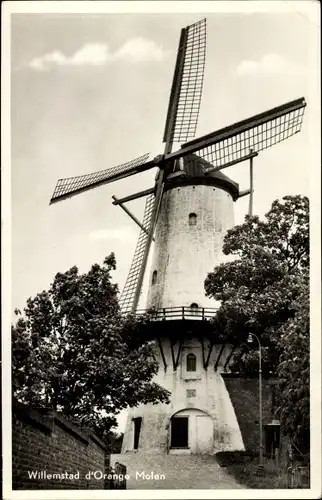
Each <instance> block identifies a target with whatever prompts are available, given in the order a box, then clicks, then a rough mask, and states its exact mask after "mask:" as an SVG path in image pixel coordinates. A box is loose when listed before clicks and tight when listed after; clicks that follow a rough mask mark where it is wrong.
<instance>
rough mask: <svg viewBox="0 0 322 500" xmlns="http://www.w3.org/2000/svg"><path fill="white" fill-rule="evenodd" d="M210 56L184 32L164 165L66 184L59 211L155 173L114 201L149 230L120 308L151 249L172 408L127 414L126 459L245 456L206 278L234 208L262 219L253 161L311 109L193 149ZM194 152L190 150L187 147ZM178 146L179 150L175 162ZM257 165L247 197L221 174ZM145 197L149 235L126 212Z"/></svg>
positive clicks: (199, 26) (264, 116)
mask: <svg viewBox="0 0 322 500" xmlns="http://www.w3.org/2000/svg"><path fill="white" fill-rule="evenodd" d="M205 52H206V20H205V19H203V20H201V21H199V22H197V23H195V24H192V25H190V26H188V27H186V28H184V29H182V31H181V36H180V41H179V48H178V52H177V60H176V65H175V70H174V77H173V83H172V88H171V92H170V100H169V107H168V113H167V118H166V125H165V132H164V137H163V142H164V143H165V147H164V152H163V154H161V155H159V156H157V157H155V158H153V159H151V160H150V159H149V155H148V154H145V155H142V156H140V157H139V158H136V159H134V160H132V161H130V162H128V163H124V164H122V165H118V166H115V167H112V168H109V169H107V170H102V171H99V172H95V173H89V174H87V175H82V176H78V177H71V178H66V179H60V180H59V181H58V183H57V185H56V188H55V191H54V193H53V196H52V199H51V203H54V202H57V201H60V200H63V199H65V198H69V197H71V196H73V195H76V194H78V193H80V192H83V191H86V190H89V189H92V188H95V187H98V186H100V185H103V184H107V183H110V182H114V181H117V180H120V179H123V178H126V177H128V176H131V175H135V174H139V173H141V172H144V171H147V170H149V169H152V168H156V169H157V175H156V181H155V185H154V186H153V187H151V189H147V190H145V191H142V192H139V193H136V194H132V195H129V196H126V197H124V198H122V199H117V198H116V197H113V198H114V201H113V203H114V205H118V206H120V207H121V208H122V209H123V210H125V211H126V212H127V214H128V215H129V216H130V217H131V218H132V219H133V220H134V222H135V223H136V224H138V225H139V227H140V234H139V239H138V243H137V246H136V250H135V254H134V257H133V261H132V264H131V267H130V271H129V274H128V277H127V280H126V283H125V286H124V289H123V292H122V294H121V297H120V305H121V309H122V311H123V312H124V314H126V313H129V312H132V313H136V312H139V311H138V309H137V308H138V303H139V298H140V293H141V289H142V283H143V278H144V275H145V271H146V267H147V260H148V256H149V252H150V249H151V246H152V244H154V249H153V259H152V269H151V275H150V281H149V290H148V298H147V304H146V307H147V309H149V308H153V309H154V310H155V315H154V323H153V324H154V329H153V332H151V338H154V339H155V340H156V341H157V345H158V351H157V353H156V355H157V356H158V360H159V372H158V374H157V376H156V380H155V381H156V382H157V383H158V384H160V385H161V386H163V387H165V388H166V389H168V390H169V391H171V394H172V396H171V403H170V404H168V405H167V404H158V405H140V406H139V407H137V408H133V409H130V410H129V414H128V419H127V424H126V429H125V433H124V439H123V445H122V453H125V452H136V451H139V452H142V453H170V454H182V453H196V454H213V453H215V452H218V451H229V450H243V449H244V444H243V439H242V436H241V432H240V429H239V425H238V422H237V418H236V415H235V412H234V408H233V406H232V403H231V400H230V397H229V393H228V391H227V389H226V387H225V383H224V380H223V378H222V376H221V374H222V373H223V372H224V371H226V370H228V369H229V362H230V359H231V356H232V354H233V352H234V350H235V349H236V348H238V345H236V342H234V343H232V341H231V339H229V337H227V338H225V339H222V338H220V339H219V338H218V337H216V333H215V332H213V330H212V329H211V327H210V323H209V319H210V318H212V317H213V316H214V315H215V314H216V308H215V305H216V304H215V303H214V301H213V300H212V299H209V298H207V297H206V296H205V292H204V288H203V282H204V278H205V276H206V275H207V272H209V270H211V269H213V267H214V266H215V265H218V264H219V263H220V262H222V261H223V258H224V256H223V254H222V242H223V238H224V235H225V233H226V231H227V230H228V229H230V228H231V227H232V226H233V225H234V213H233V212H234V209H233V205H234V202H237V201H238V199H239V198H241V197H243V196H246V195H249V197H250V203H249V212H250V214H251V215H252V213H253V160H254V158H255V157H257V156H258V155H259V153H260V152H261V151H263V150H265V149H267V148H269V147H271V146H274V145H276V144H277V143H279V142H281V141H283V140H285V139H287V138H288V137H290V136H292V135H294V134H296V133H298V132H300V130H301V125H302V120H303V115H304V110H305V106H306V102H305V99H304V98H300V99H297V100H294V101H291V102H288V103H286V104H283V105H281V106H278V107H276V108H273V109H270V110H269V111H266V112H263V113H261V114H258V115H256V116H253V117H251V118H247V119H245V120H243V121H241V122H238V123H235V124H233V125H230V126H227V127H225V128H223V129H220V130H218V131H216V132H212V133H210V134H207V135H205V136H203V137H200V138H198V139H195V138H194V136H195V132H196V127H197V121H198V114H199V108H200V103H201V95H202V87H203V76H204V67H205ZM187 141H189V142H187ZM173 143H180V144H182V145H181V147H180V149H178V150H177V151H172V148H173ZM243 161H249V162H250V189H249V190H247V191H240V190H239V186H238V184H237V183H235V182H234V181H233V180H231V179H230V178H229V177H227V176H226V175H224V174H223V173H222V172H221V170H223V169H224V168H228V167H230V166H232V165H235V164H238V163H240V162H243ZM141 197H146V204H145V212H144V216H143V221H142V223H141V222H140V221H139V220H138V219H137V218H136V217H135V216H134V215H133V214H132V213H131V212H130V211H129V209H128V208H127V207H126V206H125V203H127V202H129V201H131V200H134V199H137V198H141Z"/></svg>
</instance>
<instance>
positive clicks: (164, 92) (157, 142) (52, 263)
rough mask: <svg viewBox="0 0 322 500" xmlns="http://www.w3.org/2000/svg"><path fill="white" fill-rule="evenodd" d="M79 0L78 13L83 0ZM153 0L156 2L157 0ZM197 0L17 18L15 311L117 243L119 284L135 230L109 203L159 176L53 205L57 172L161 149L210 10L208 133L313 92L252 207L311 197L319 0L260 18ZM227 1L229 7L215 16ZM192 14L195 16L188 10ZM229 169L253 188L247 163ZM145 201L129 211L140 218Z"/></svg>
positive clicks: (202, 123)
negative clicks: (192, 40)
mask: <svg viewBox="0 0 322 500" xmlns="http://www.w3.org/2000/svg"><path fill="white" fill-rule="evenodd" d="M13 3H16V2H13ZM17 3H18V2H17ZM28 3H29V2H26V4H28ZM50 3H52V4H55V2H50ZM57 3H59V4H64V2H57ZM72 3H73V4H74V7H73V10H74V11H75V8H76V7H75V5H76V6H77V5H80V4H81V2H80V3H78V2H72ZM88 3H90V4H93V5H94V4H95V2H88ZM98 3H99V4H101V5H103V4H105V2H98ZM130 3H131V4H135V2H130ZM143 3H144V4H146V6H147V7H146V10H147V9H148V8H149V7H148V4H158V2H143ZM41 4H42V2H40V3H39V9H38V10H40V9H42V6H41ZM116 4H119V5H120V6H121V4H122V2H116ZM166 4H169V5H170V4H171V2H166ZM188 4H191V5H192V4H194V2H179V3H178V7H177V8H176V10H177V13H166V12H163V13H162V12H161V13H154V14H151V13H147V12H145V13H143V12H142V13H128V14H125V13H114V14H109V13H104V14H95V15H92V14H89V13H86V14H72V15H71V14H66V13H64V14H57V13H46V14H44V13H37V14H32V13H16V14H13V15H12V17H11V68H12V71H11V139H12V147H11V196H12V205H11V207H12V224H11V228H12V242H11V245H12V247H11V256H12V257H11V258H12V310H13V308H15V307H18V308H20V309H22V308H23V307H24V305H25V302H26V299H27V298H28V297H30V296H34V295H35V294H36V293H38V292H40V291H41V290H42V289H47V288H48V286H49V285H50V283H51V282H52V280H53V278H54V275H55V273H57V272H58V271H59V272H64V271H66V270H67V269H69V268H70V267H71V266H73V265H77V266H78V267H79V269H80V271H82V272H86V271H87V270H88V269H89V268H90V266H91V265H92V264H93V263H94V262H98V263H102V261H103V259H104V257H105V256H106V255H108V254H109V253H110V252H112V251H113V252H115V254H116V260H117V271H116V272H115V274H114V279H115V281H116V282H118V283H119V286H120V289H122V286H123V284H124V282H125V279H126V275H127V272H128V269H129V266H130V262H131V259H132V254H133V251H134V248H135V245H136V240H137V236H138V228H137V227H136V225H135V224H134V223H133V222H132V220H131V219H130V218H129V217H128V216H127V215H126V214H125V213H124V212H123V211H122V210H121V209H120V208H119V207H115V206H113V205H112V199H111V197H112V195H114V194H115V195H116V196H118V197H123V196H126V195H128V194H131V193H134V192H136V191H139V190H142V189H145V188H148V187H150V186H152V185H153V180H154V177H155V173H156V172H155V170H152V171H149V172H147V173H145V174H141V175H137V176H133V177H130V178H129V179H126V180H122V181H118V182H116V183H113V184H109V185H106V186H103V187H99V188H97V189H94V190H92V191H90V192H88V193H83V194H81V195H79V196H76V197H73V198H71V199H69V200H66V201H63V202H60V203H57V204H54V205H51V206H50V205H49V200H50V197H51V195H52V192H53V190H54V187H55V184H56V181H57V179H58V178H61V177H69V176H74V175H80V174H85V173H89V172H94V171H97V170H101V169H106V168H108V167H110V166H111V167H112V166H114V165H117V164H120V163H123V162H126V161H129V160H131V159H132V158H134V157H136V156H139V155H141V154H143V153H145V152H151V153H152V154H157V153H161V152H163V144H162V135H163V129H164V123H165V117H166V112H167V106H168V99H169V93H170V86H171V82H172V75H173V70H174V63H175V59H176V52H177V45H178V41H179V35H180V30H181V28H183V27H184V26H186V25H188V24H191V23H194V22H196V21H198V20H199V19H202V18H203V17H206V18H207V57H206V70H205V80H204V92H203V98H202V103H201V112H200V119H199V126H198V131H197V136H198V135H202V134H206V133H209V132H211V131H214V130H216V129H218V128H221V127H223V126H226V125H229V124H232V123H233V122H235V121H238V120H241V119H244V118H247V117H250V116H251V115H253V114H256V113H259V112H261V111H266V110H267V109H269V108H271V107H275V106H278V105H280V104H283V103H285V102H287V101H290V100H292V99H296V98H298V97H302V96H304V97H305V98H306V100H307V103H308V106H307V109H306V113H305V117H304V123H303V129H302V132H301V133H300V134H297V135H296V136H294V137H292V138H290V139H288V140H287V141H285V142H284V143H281V144H279V145H276V146H275V147H273V148H271V149H269V150H266V151H264V152H262V153H260V154H259V156H258V157H257V158H255V160H254V182H255V195H254V211H255V213H257V214H259V215H260V216H262V215H263V214H264V213H265V212H267V211H268V210H269V208H270V206H271V203H272V202H273V200H275V199H277V198H281V197H282V196H284V195H288V194H302V195H308V196H309V195H310V183H311V186H312V185H313V184H314V182H315V180H314V178H313V179H312V171H313V170H314V168H316V166H317V165H316V164H315V161H316V160H315V158H316V157H314V151H315V150H317V149H318V148H319V133H318V130H319V108H320V106H319V103H318V102H317V100H316V95H317V94H316V91H317V88H318V81H317V73H318V71H319V69H318V60H319V55H318V54H319V53H318V50H319V49H318V44H317V31H319V28H318V26H317V23H318V16H317V15H316V16H315V15H314V7H316V3H315V2H305V4H306V6H305V5H304V6H303V4H302V2H295V3H294V2H278V1H277V2H269V4H270V5H269V11H266V12H262V13H256V12H255V9H251V8H248V9H247V12H246V11H245V10H244V7H243V2H225V3H224V6H223V4H222V3H221V2H206V4H207V7H205V8H204V9H203V10H202V5H203V3H202V2H198V4H199V6H200V7H199V11H198V10H196V7H195V8H194V9H191V6H190V7H188ZM214 4H218V5H217V7H216V6H215V5H214ZM219 4H220V6H221V10H229V11H230V12H229V13H215V12H214V9H215V8H216V9H217V10H218V8H219ZM228 4H229V5H228ZM256 4H262V2H256ZM169 5H168V10H171V9H170V7H171V5H170V7H169ZM232 5H234V7H232ZM262 5H264V4H262ZM225 6H227V9H226V8H225ZM228 7H229V8H228ZM131 8H132V9H133V6H132V7H131ZM143 8H144V7H143ZM154 8H156V7H155V6H154ZM166 8H167V6H166ZM188 8H190V10H195V12H191V13H184V12H181V13H180V11H184V10H187V9H188ZM206 8H207V11H208V12H207V11H206ZM25 9H26V7H25ZM232 9H234V10H235V11H236V9H238V10H239V11H242V12H235V13H234V12H231V11H232ZM273 9H274V10H276V11H278V12H275V13H274V12H273ZM16 10H19V9H16ZM101 10H102V9H101ZM163 10H164V8H163ZM209 10H212V11H213V12H209ZM257 10H265V9H264V8H263V9H258V8H257ZM266 10H267V9H266ZM312 155H313V156H312ZM312 169H313V170H312ZM225 173H226V174H227V175H229V176H230V177H231V178H233V179H234V180H235V181H237V182H239V184H240V188H241V189H247V188H248V187H249V180H248V166H247V165H246V164H241V165H239V166H235V167H232V168H230V169H228V170H226V171H225ZM143 206H144V201H142V200H140V201H136V202H131V203H130V204H129V205H128V207H129V208H130V209H131V210H133V212H134V213H135V214H136V215H137V216H138V217H139V218H142V210H143ZM247 207H248V199H247V198H243V199H242V200H241V201H238V202H236V204H235V221H236V223H241V222H242V221H243V218H244V216H245V213H246V212H247ZM209 271H210V270H209ZM143 305H144V304H143Z"/></svg>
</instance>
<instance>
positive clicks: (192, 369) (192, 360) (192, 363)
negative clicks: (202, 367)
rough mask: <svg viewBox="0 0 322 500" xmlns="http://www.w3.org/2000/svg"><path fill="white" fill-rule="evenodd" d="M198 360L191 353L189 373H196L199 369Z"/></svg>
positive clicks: (188, 359) (188, 361) (188, 360)
mask: <svg viewBox="0 0 322 500" xmlns="http://www.w3.org/2000/svg"><path fill="white" fill-rule="evenodd" d="M196 365H197V358H196V356H195V355H194V354H192V353H190V354H188V356H187V372H195V371H196V368H197V366H196Z"/></svg>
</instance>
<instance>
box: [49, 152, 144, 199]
mask: <svg viewBox="0 0 322 500" xmlns="http://www.w3.org/2000/svg"><path fill="white" fill-rule="evenodd" d="M148 158H149V153H146V154H144V155H142V156H139V157H138V158H134V159H133V160H131V161H128V162H127V163H122V164H121V165H117V166H115V167H111V168H107V169H105V170H100V171H98V172H93V173H90V174H86V175H78V176H77V177H67V178H65V179H59V180H58V182H57V184H56V187H55V190H54V193H53V195H52V198H51V203H54V202H56V201H59V200H62V199H65V198H68V197H69V196H72V195H74V194H78V193H80V192H82V191H87V190H88V189H91V188H93V187H97V186H99V185H101V184H107V183H109V182H113V181H116V180H118V179H122V178H123V177H128V176H129V175H133V174H137V173H139V172H143V171H144V170H148V169H149V168H151V167H152V166H153V165H150V163H146V161H147V159H148Z"/></svg>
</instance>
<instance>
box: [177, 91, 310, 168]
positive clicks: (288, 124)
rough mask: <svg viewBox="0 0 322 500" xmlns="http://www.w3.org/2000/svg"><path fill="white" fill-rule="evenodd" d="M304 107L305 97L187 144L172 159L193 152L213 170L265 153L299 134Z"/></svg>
mask: <svg viewBox="0 0 322 500" xmlns="http://www.w3.org/2000/svg"><path fill="white" fill-rule="evenodd" d="M305 107H306V102H305V99H304V98H301V99H297V100H295V101H291V102H289V103H287V104H284V105H282V106H278V107H277V108H273V109H271V110H269V111H266V112H264V113H261V114H259V115H256V116H253V117H252V118H248V119H246V120H243V121H241V122H238V123H235V124H234V125H231V126H229V127H225V128H223V129H221V130H218V131H217V132H213V133H211V134H208V135H205V136H203V137H200V138H198V139H195V140H193V141H190V142H187V143H186V144H183V145H182V147H181V150H179V151H177V152H175V153H172V154H171V155H169V157H173V158H177V157H180V156H185V155H186V154H190V153H192V152H194V153H196V154H197V155H198V156H200V157H201V158H204V159H205V160H207V161H208V162H209V163H211V164H212V165H213V166H214V167H220V166H225V165H226V164H227V163H230V162H236V161H239V160H241V159H242V158H244V157H246V156H247V155H248V154H249V152H250V150H252V151H253V152H259V151H262V150H264V149H267V148H269V147H271V146H274V145H275V144H277V143H279V142H281V141H284V140H285V139H288V138H289V137H291V136H292V135H294V134H296V133H297V132H300V130H301V127H302V122H303V116H304V111H305ZM180 152H181V154H180ZM169 157H168V158H169Z"/></svg>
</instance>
